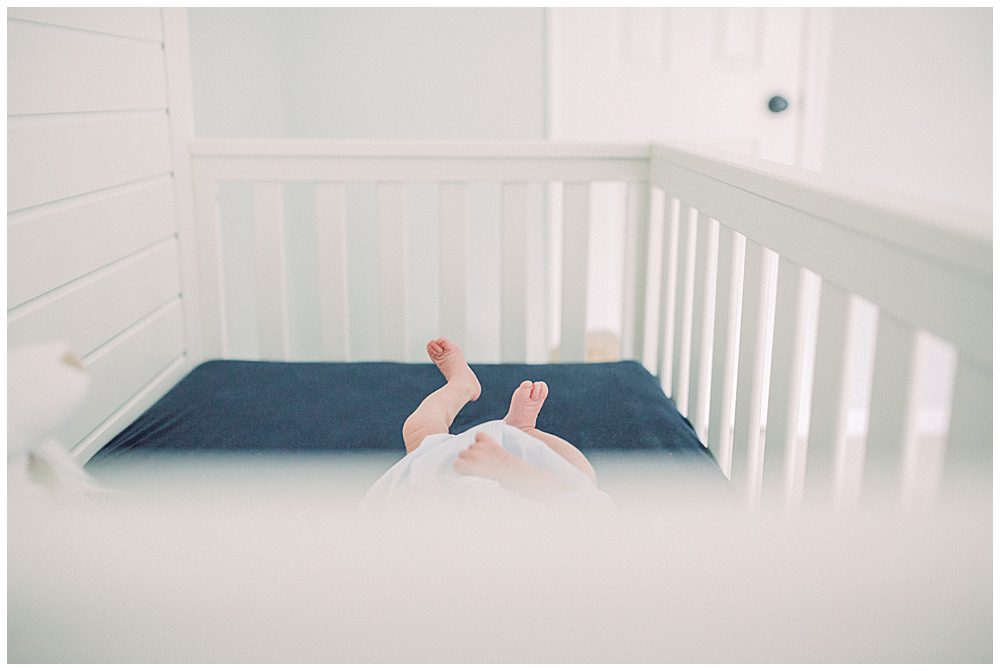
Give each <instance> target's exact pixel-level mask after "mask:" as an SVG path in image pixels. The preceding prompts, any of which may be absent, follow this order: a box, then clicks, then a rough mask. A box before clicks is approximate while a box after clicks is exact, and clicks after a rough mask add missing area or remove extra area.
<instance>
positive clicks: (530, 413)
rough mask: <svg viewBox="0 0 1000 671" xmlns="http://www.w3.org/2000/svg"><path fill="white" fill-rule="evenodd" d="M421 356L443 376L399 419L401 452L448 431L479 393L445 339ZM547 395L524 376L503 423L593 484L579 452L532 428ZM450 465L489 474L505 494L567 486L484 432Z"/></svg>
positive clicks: (552, 492) (537, 493)
mask: <svg viewBox="0 0 1000 671" xmlns="http://www.w3.org/2000/svg"><path fill="white" fill-rule="evenodd" d="M427 354H428V356H430V359H431V361H433V362H434V363H435V364H436V365H437V367H438V369H439V370H440V371H441V373H442V374H443V375H444V378H445V384H444V386H442V387H441V388H439V389H437V390H436V391H434V392H433V393H431V394H430V395H429V396H427V397H426V398H425V399H424V400H423V401H422V402H421V403H420V405H419V406H418V407H417V409H416V410H414V411H413V414H411V415H410V416H409V417H408V418H407V419H406V422H404V424H403V441H404V443H405V445H406V452H407V454H410V453H412V452H413V451H414V450H417V449H418V448H419V447H420V446H421V444H422V443H423V442H424V440H425V439H427V438H428V437H430V436H440V434H448V431H449V429H450V427H451V423H452V421H453V420H454V419H455V416H456V415H457V414H458V412H459V411H460V410H461V409H462V407H463V406H465V404H466V403H468V402H469V401H474V400H476V399H477V398H479V394H480V391H481V387H480V385H479V379H478V378H477V377H476V374H475V373H474V372H473V371H472V369H471V368H469V364H468V363H467V362H466V360H465V356H464V355H463V354H462V350H461V349H460V348H459V347H458V345H456V344H455V343H453V342H451V341H450V340H448V339H446V338H437V339H435V340H431V341H430V342H428V343H427ZM548 393H549V392H548V387H547V386H546V384H545V383H544V382H531V381H528V380H525V381H524V382H522V383H521V384H520V386H518V388H517V389H515V390H514V395H513V396H512V398H511V400H510V409H509V410H508V411H507V415H506V416H505V417H504V419H503V422H504V423H505V424H507V425H509V426H511V427H514V428H517V429H519V430H521V431H523V432H524V433H526V434H528V435H529V436H532V437H533V438H537V439H538V440H540V441H541V442H542V443H544V444H545V445H546V446H548V447H549V448H550V449H552V451H553V452H555V453H556V454H558V455H559V456H560V457H562V458H563V459H565V460H566V461H567V462H569V464H571V465H572V466H573V467H575V468H576V469H578V470H579V471H581V472H582V473H583V474H584V475H585V476H586V477H587V478H589V480H590V481H591V482H592V483H594V484H595V485H596V483H597V475H596V474H595V473H594V468H593V467H592V466H591V465H590V462H589V461H587V458H586V457H585V456H583V453H582V452H580V450H578V449H577V448H576V447H574V446H573V445H571V444H570V443H569V442H567V441H565V440H563V439H562V438H559V437H558V436H554V435H552V434H549V433H545V432H544V431H540V430H538V429H537V428H535V419H536V418H537V417H538V412H539V411H540V410H541V409H542V404H543V403H545V398H546V397H547V396H548ZM452 468H453V469H454V470H455V472H457V473H458V474H459V475H476V476H480V477H485V478H489V479H490V480H494V481H496V482H497V483H499V485H500V486H501V487H502V488H504V489H506V490H508V491H510V492H513V493H515V494H520V495H522V496H527V497H530V498H534V499H547V498H551V497H553V496H556V495H558V494H562V493H564V492H567V491H569V490H570V489H572V488H573V485H572V484H570V483H568V482H567V481H566V480H564V479H562V478H560V477H558V476H557V475H556V474H555V473H553V472H552V471H549V470H547V469H545V468H541V467H539V466H536V465H534V464H530V463H528V462H526V461H525V460H523V459H520V458H519V457H517V456H515V455H514V454H511V453H510V452H508V451H507V450H505V449H504V448H503V447H501V445H500V444H499V443H498V442H497V441H496V440H495V439H493V438H492V437H490V435H488V434H487V433H486V432H478V433H476V435H475V442H473V443H472V444H471V445H469V446H468V447H467V448H465V449H464V450H462V451H461V452H459V454H458V456H457V458H455V460H454V462H453V464H452Z"/></svg>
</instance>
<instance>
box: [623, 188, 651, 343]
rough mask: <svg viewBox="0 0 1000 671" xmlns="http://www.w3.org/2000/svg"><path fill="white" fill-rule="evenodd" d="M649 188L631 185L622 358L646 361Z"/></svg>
mask: <svg viewBox="0 0 1000 671" xmlns="http://www.w3.org/2000/svg"><path fill="white" fill-rule="evenodd" d="M649 197H650V196H649V184H648V183H646V182H632V183H630V184H629V185H628V205H627V212H626V216H625V264H624V271H625V272H624V278H623V280H624V281H623V282H622V284H623V288H624V294H625V295H624V296H623V298H622V326H621V333H622V338H621V343H622V358H623V359H635V360H637V361H640V362H641V361H643V360H644V359H645V335H646V283H647V273H648V259H649Z"/></svg>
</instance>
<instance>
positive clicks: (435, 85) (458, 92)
mask: <svg viewBox="0 0 1000 671" xmlns="http://www.w3.org/2000/svg"><path fill="white" fill-rule="evenodd" d="M188 20H189V25H190V34H191V58H192V67H193V77H194V87H195V132H196V134H197V135H199V136H226V137H233V136H266V135H271V136H286V137H347V138H421V139H538V138H542V137H544V135H545V126H544V124H545V44H544V38H545V35H544V27H545V17H544V11H543V10H541V9H514V8H504V9H461V8H447V9H400V8H393V9H377V8H365V9H350V8H336V9H330V8H324V9H207V8H197V9H189V10H188Z"/></svg>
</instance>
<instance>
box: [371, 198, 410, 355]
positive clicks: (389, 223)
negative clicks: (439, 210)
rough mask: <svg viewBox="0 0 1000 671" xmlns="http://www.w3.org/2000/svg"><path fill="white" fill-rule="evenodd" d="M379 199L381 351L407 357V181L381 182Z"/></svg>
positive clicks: (383, 353) (381, 353)
mask: <svg viewBox="0 0 1000 671" xmlns="http://www.w3.org/2000/svg"><path fill="white" fill-rule="evenodd" d="M376 198H377V202H378V260H379V285H378V287H379V288H378V292H379V297H378V298H379V347H380V350H379V355H380V357H381V358H382V359H383V360H387V361H392V360H395V361H405V360H406V272H407V268H406V257H407V254H406V238H407V236H406V185H405V184H403V183H399V182H381V183H379V184H378V185H377V187H376Z"/></svg>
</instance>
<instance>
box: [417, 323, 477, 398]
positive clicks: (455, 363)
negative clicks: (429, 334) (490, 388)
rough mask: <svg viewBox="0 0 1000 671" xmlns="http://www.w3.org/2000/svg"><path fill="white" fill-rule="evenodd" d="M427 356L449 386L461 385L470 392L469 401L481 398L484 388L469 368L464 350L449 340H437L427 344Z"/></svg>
mask: <svg viewBox="0 0 1000 671" xmlns="http://www.w3.org/2000/svg"><path fill="white" fill-rule="evenodd" d="M427 356H429V357H430V358H431V361H433V362H434V363H435V365H437V367H438V370H440V371H441V374H442V375H444V379H445V380H447V381H448V384H454V385H459V386H460V387H461V388H464V389H466V390H467V391H468V392H469V400H470V401H475V400H476V399H477V398H479V394H480V392H482V387H481V386H480V385H479V378H477V377H476V374H475V373H473V372H472V369H471V368H469V364H468V363H467V362H466V361H465V355H464V354H462V349H461V348H460V347H459V346H458V345H456V344H455V343H453V342H452V341H450V340H448V339H447V338H436V339H434V340H431V341H430V342H428V343H427Z"/></svg>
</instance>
